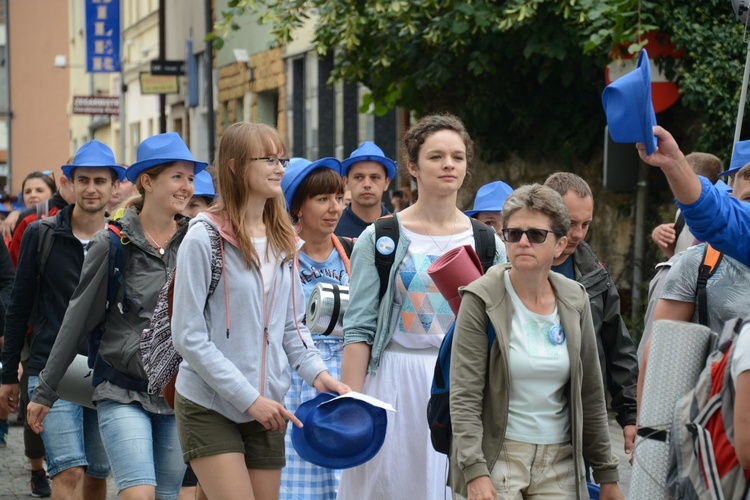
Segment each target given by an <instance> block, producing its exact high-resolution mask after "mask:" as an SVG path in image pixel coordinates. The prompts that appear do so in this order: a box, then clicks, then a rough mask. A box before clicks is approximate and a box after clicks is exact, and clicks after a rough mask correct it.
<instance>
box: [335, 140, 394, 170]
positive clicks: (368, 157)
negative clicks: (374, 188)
mask: <svg viewBox="0 0 750 500" xmlns="http://www.w3.org/2000/svg"><path fill="white" fill-rule="evenodd" d="M361 161H374V162H377V163H380V164H381V165H383V167H384V168H385V171H386V174H387V175H388V178H389V179H393V178H394V177H396V173H397V172H398V168H397V167H396V162H395V161H393V160H391V159H390V158H386V156H385V154H384V153H383V150H382V149H380V148H379V147H378V146H377V145H376V144H375V143H374V142H372V141H365V142H363V143H362V145H360V146H359V147H358V148H357V149H355V150H354V151H352V154H351V155H350V156H349V158H347V159H346V160H344V161H342V162H341V168H342V174H341V175H344V176H346V175H348V174H349V167H351V166H352V165H354V164H355V163H359V162H361Z"/></svg>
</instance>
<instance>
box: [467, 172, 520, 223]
mask: <svg viewBox="0 0 750 500" xmlns="http://www.w3.org/2000/svg"><path fill="white" fill-rule="evenodd" d="M512 192H513V188H512V187H510V186H509V185H507V184H506V183H504V182H503V181H495V182H490V183H489V184H485V185H484V186H482V187H480V188H479V191H477V196H476V198H474V207H473V208H472V209H471V210H467V211H465V212H464V213H465V214H466V215H468V216H469V217H475V216H476V215H477V214H478V213H479V212H502V211H503V203H505V199H506V198H507V197H508V195H509V194H510V193H512Z"/></svg>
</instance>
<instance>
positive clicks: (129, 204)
mask: <svg viewBox="0 0 750 500" xmlns="http://www.w3.org/2000/svg"><path fill="white" fill-rule="evenodd" d="M174 163H175V162H173V161H170V162H167V163H162V164H161V165H156V166H155V167H151V168H149V169H146V170H144V171H143V172H141V173H139V174H138V177H137V178H136V179H135V188H136V189H137V190H138V194H134V195H133V196H131V197H130V198H128V199H127V200H125V201H123V202H122V203H121V204H120V206H121V207H122V208H133V209H135V211H136V212H139V213H140V211H141V210H143V204H144V203H145V202H146V190H145V189H144V188H143V182H141V178H143V176H144V174H145V175H148V176H149V177H151V178H152V179H156V178H157V177H159V175H160V174H161V173H162V172H164V170H166V169H167V168H169V167H171V166H172V165H174Z"/></svg>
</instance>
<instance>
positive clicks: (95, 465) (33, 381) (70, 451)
mask: <svg viewBox="0 0 750 500" xmlns="http://www.w3.org/2000/svg"><path fill="white" fill-rule="evenodd" d="M37 385H39V377H38V376H36V375H30V376H29V398H31V395H32V394H34V389H36V386H37ZM42 441H44V446H45V448H46V449H47V471H48V472H49V475H50V476H51V477H53V478H54V477H55V476H56V475H57V474H59V473H60V472H62V471H64V470H67V469H71V468H73V467H84V468H85V469H86V475H88V476H91V477H94V478H97V479H104V478H106V477H107V476H108V475H109V461H108V460H107V454H106V453H105V452H104V445H102V439H101V436H100V435H99V423H98V422H97V418H96V410H92V409H91V408H84V407H83V406H79V405H76V404H73V403H70V402H68V401H64V400H62V399H60V400H58V401H57V402H56V403H55V404H54V405H53V406H52V408H51V409H50V412H49V413H48V414H47V416H46V417H45V418H44V430H43V431H42Z"/></svg>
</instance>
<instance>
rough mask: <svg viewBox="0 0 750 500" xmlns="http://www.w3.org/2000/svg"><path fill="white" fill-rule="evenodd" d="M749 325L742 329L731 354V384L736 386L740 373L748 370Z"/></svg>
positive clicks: (749, 360) (749, 355) (749, 354)
mask: <svg viewBox="0 0 750 500" xmlns="http://www.w3.org/2000/svg"><path fill="white" fill-rule="evenodd" d="M748 332H750V323H748V324H746V325H745V326H743V327H742V330H741V331H740V334H739V336H738V337H737V340H736V341H735V344H734V353H733V354H732V366H731V368H732V382H733V383H735V384H737V377H739V376H740V373H742V372H745V371H748V370H750V333H748Z"/></svg>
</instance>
